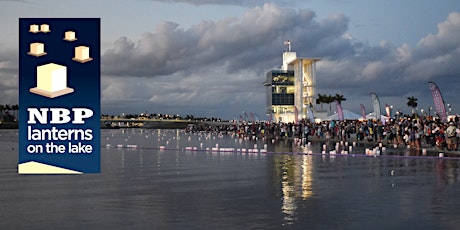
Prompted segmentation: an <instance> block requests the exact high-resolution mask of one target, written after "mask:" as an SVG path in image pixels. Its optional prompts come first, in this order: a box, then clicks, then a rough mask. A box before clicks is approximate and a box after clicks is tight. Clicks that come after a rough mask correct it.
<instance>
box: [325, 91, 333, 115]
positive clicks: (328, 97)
mask: <svg viewBox="0 0 460 230" xmlns="http://www.w3.org/2000/svg"><path fill="white" fill-rule="evenodd" d="M334 101H335V97H334V96H332V95H330V94H329V95H328V96H327V97H326V99H325V101H324V102H325V103H326V104H329V115H330V114H331V111H332V108H331V103H332V102H334Z"/></svg>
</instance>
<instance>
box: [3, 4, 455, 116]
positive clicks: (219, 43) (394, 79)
mask: <svg viewBox="0 0 460 230" xmlns="http://www.w3.org/2000/svg"><path fill="white" fill-rule="evenodd" d="M349 23H350V22H349V19H348V18H347V17H346V16H344V15H331V16H330V17H328V18H324V19H317V18H316V17H315V13H314V12H313V11H311V10H304V9H301V10H294V9H289V8H282V7H279V6H277V5H275V4H264V5H262V6H257V7H253V8H251V9H248V10H247V12H246V13H245V14H244V15H242V16H241V17H230V18H225V19H223V20H219V21H202V22H201V23H198V24H196V25H193V26H191V27H189V28H181V27H180V25H179V24H177V23H174V22H162V23H159V24H157V26H156V29H155V30H154V31H148V32H146V33H145V34H144V35H143V36H142V37H141V38H140V39H139V40H137V41H132V40H130V38H128V37H121V38H118V39H117V40H116V41H115V42H113V43H112V44H110V45H109V46H108V47H105V49H104V50H106V52H104V53H103V54H102V107H103V113H113V114H116V113H119V112H120V111H126V112H128V111H132V112H145V111H146V110H147V111H149V112H162V113H163V112H167V113H179V114H196V115H206V116H218V117H224V118H232V117H234V116H236V115H237V114H238V113H241V111H243V110H245V111H251V112H256V113H258V114H259V117H263V116H264V113H265V111H264V108H265V88H264V87H263V86H262V82H263V81H264V80H265V73H266V72H267V71H268V70H269V69H271V68H274V67H275V66H279V65H280V64H281V54H282V52H283V51H284V49H285V47H283V45H282V44H283V41H285V40H288V39H289V40H291V41H292V48H293V51H296V52H297V55H298V56H302V57H308V56H310V57H320V58H322V60H321V61H320V62H319V63H318V68H317V69H318V74H317V92H318V93H322V94H335V93H339V94H343V95H344V96H345V97H346V98H348V100H347V101H345V102H343V107H344V108H345V109H351V110H354V111H359V104H361V103H363V104H365V105H366V106H368V107H369V108H370V107H371V106H370V97H369V93H370V92H376V93H377V94H378V95H379V96H380V99H381V102H382V104H393V105H395V107H397V108H401V109H403V110H407V111H409V109H408V108H407V106H406V102H407V101H406V98H407V96H415V97H417V98H419V101H418V102H419V106H420V108H421V107H425V108H426V107H428V106H432V104H433V101H432V99H431V94H430V92H429V90H428V85H427V82H428V81H434V82H436V83H437V84H438V86H439V87H440V88H441V90H443V96H444V99H445V101H446V103H450V104H453V109H454V111H458V110H459V108H460V104H458V103H456V101H458V96H459V94H458V92H457V91H456V86H457V85H459V83H460V78H459V77H458V75H459V74H460V65H458V60H460V42H459V41H460V13H455V12H454V13H451V14H450V15H448V16H447V18H446V20H445V21H443V22H440V23H439V24H438V31H437V32H436V33H433V34H428V35H426V36H425V37H423V38H421V40H420V42H419V43H418V44H417V45H415V46H410V45H408V44H391V43H388V42H382V43H381V44H380V45H378V46H374V45H369V44H367V43H364V42H361V41H358V40H355V39H353V35H352V34H349V31H348V27H349ZM4 49H5V48H2V50H4ZM16 62H17V52H16V51H14V50H9V51H2V52H1V53H0V79H1V81H0V98H2V103H11V104H14V103H17V73H18V67H17V63H16Z"/></svg>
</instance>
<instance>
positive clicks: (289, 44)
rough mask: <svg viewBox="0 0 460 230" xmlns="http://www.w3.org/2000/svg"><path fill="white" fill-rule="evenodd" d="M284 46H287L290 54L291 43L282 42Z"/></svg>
mask: <svg viewBox="0 0 460 230" xmlns="http://www.w3.org/2000/svg"><path fill="white" fill-rule="evenodd" d="M284 45H287V46H288V52H291V41H289V40H287V41H284Z"/></svg>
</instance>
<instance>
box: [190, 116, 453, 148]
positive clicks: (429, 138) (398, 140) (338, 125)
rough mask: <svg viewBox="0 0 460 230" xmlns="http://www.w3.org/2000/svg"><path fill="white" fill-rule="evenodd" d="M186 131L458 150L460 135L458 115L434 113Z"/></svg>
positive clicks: (229, 126)
mask: <svg viewBox="0 0 460 230" xmlns="http://www.w3.org/2000/svg"><path fill="white" fill-rule="evenodd" d="M187 131H208V132H210V131H218V132H231V133H233V134H236V135H238V136H239V137H241V138H243V137H251V136H253V137H258V138H267V139H282V138H299V139H303V140H304V143H306V142H307V141H308V140H309V138H319V139H335V140H338V141H357V142H378V143H383V144H391V145H393V146H404V147H406V146H409V147H410V148H421V146H422V145H426V146H431V147H437V148H438V149H440V150H449V151H458V142H459V138H460V123H459V118H458V117H457V116H455V117H454V118H452V119H449V121H447V122H441V121H440V120H439V119H435V118H433V117H431V116H425V117H403V118H396V119H390V120H388V121H382V120H362V121H361V120H345V121H334V120H332V121H323V122H320V123H312V122H310V121H308V120H301V121H299V122H297V123H271V122H254V123H249V122H238V123H234V124H229V125H221V126H214V127H213V126H194V127H190V128H189V129H187Z"/></svg>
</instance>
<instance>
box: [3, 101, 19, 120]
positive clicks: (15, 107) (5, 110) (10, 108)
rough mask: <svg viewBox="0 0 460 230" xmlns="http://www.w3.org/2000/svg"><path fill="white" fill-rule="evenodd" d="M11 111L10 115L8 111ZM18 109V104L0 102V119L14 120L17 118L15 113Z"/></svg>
mask: <svg viewBox="0 0 460 230" xmlns="http://www.w3.org/2000/svg"><path fill="white" fill-rule="evenodd" d="M11 111H12V112H13V115H11V113H10V112H11ZM18 111H19V105H18V104H15V105H10V104H5V105H3V104H0V120H1V121H16V120H17V117H18V116H17V114H18Z"/></svg>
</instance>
